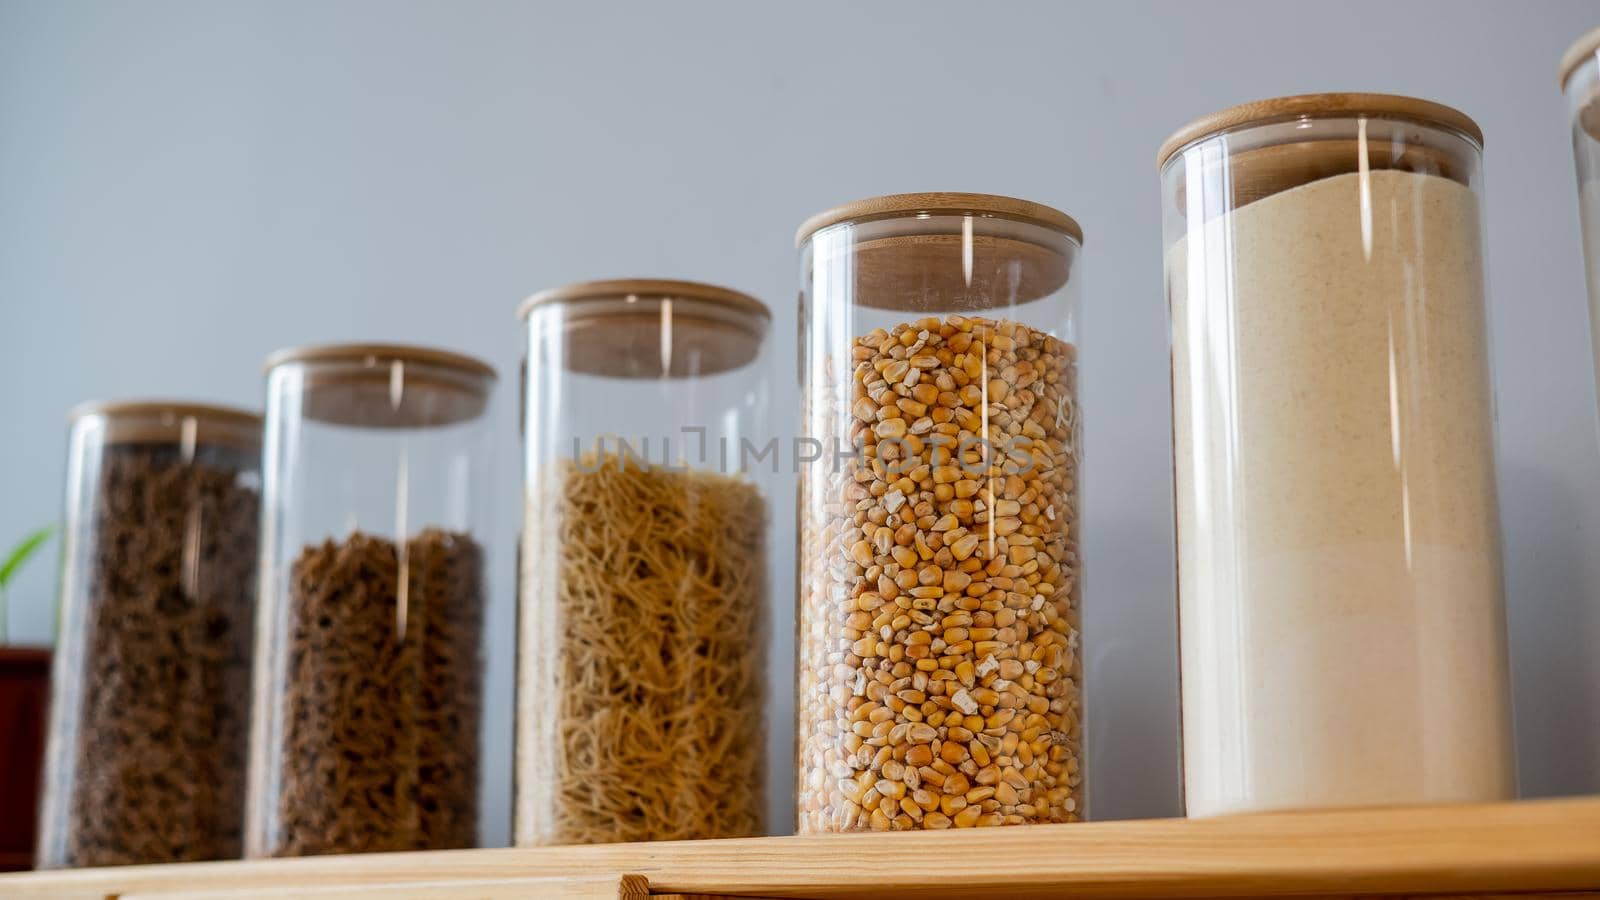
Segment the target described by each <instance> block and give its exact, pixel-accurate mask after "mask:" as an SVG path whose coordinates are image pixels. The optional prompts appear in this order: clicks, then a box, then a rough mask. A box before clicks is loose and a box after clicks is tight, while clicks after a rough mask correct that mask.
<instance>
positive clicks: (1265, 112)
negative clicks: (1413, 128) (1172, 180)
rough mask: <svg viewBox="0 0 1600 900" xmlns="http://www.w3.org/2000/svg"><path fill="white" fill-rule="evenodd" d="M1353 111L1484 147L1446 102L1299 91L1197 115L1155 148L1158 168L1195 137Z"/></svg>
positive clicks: (1473, 129) (1474, 127)
mask: <svg viewBox="0 0 1600 900" xmlns="http://www.w3.org/2000/svg"><path fill="white" fill-rule="evenodd" d="M1355 116H1365V117H1368V118H1374V119H1401V120H1405V121H1411V122H1419V123H1421V124H1424V125H1434V126H1441V127H1445V128H1450V129H1453V130H1455V131H1459V132H1461V133H1462V134H1464V135H1466V136H1467V137H1468V138H1471V139H1472V141H1473V143H1475V144H1477V145H1478V146H1479V147H1482V146H1483V131H1482V130H1481V129H1480V128H1478V123H1476V122H1474V121H1473V120H1472V118H1471V117H1470V116H1468V115H1467V114H1466V113H1463V112H1461V111H1460V110H1458V109H1455V108H1453V107H1449V106H1445V105H1444V104H1442V103H1434V102H1432V101H1431V100H1419V99H1417V98H1415V97H1401V96H1397V95H1395V94H1350V93H1341V94H1299V95H1296V96H1292V97H1274V98H1272V99H1270V100H1256V101H1253V102H1250V103H1241V104H1239V105H1238V106H1230V107H1228V108H1227V109H1224V110H1219V111H1217V112H1214V113H1211V114H1210V115H1207V116H1201V117H1200V118H1198V119H1195V120H1194V121H1193V122H1190V123H1189V124H1187V125H1185V126H1183V127H1182V128H1180V129H1178V130H1177V131H1175V132H1173V134H1172V136H1171V137H1169V138H1167V139H1166V141H1165V142H1163V143H1162V144H1161V149H1160V150H1158V151H1157V152H1156V168H1157V169H1161V168H1164V167H1165V166H1166V164H1167V162H1168V160H1170V159H1171V158H1172V156H1173V154H1175V153H1177V152H1178V151H1179V150H1182V149H1183V148H1185V147H1187V146H1189V145H1190V144H1193V143H1195V142H1196V141H1201V140H1205V139H1206V138H1209V137H1213V136H1215V135H1217V134H1220V133H1222V132H1224V131H1230V130H1232V129H1235V128H1239V127H1241V126H1245V125H1265V124H1268V123H1271V122H1282V121H1289V120H1293V119H1300V118H1348V117H1355Z"/></svg>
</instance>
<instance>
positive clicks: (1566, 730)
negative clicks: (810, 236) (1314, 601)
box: [0, 0, 1600, 839]
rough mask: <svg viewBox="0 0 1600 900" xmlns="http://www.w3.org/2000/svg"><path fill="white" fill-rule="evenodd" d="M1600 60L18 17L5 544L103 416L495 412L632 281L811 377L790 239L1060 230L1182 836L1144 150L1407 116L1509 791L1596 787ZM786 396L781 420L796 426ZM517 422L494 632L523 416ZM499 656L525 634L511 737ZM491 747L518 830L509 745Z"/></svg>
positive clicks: (1160, 753) (690, 31) (1431, 9)
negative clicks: (717, 309) (1598, 113)
mask: <svg viewBox="0 0 1600 900" xmlns="http://www.w3.org/2000/svg"><path fill="white" fill-rule="evenodd" d="M1596 24H1600V4H1595V3H1592V2H1589V3H1579V2H1542V3H1538V4H1531V3H1516V4H1513V3H1494V4H1491V3H1462V2H1450V3H1445V2H1417V3H1404V4H1397V3H1390V2H1374V3H1358V4H1348V5H1327V4H1316V5H1311V4H1285V3H1204V4H1176V3H1174V4H1164V5H1154V4H1151V5H1140V4H1133V3H1110V2H1104V3H1081V4H1071V5H1069V4H1064V3H1063V4H1043V3H1040V4H982V5H980V4H970V3H956V2H944V3H873V4H850V5H846V4H838V3H818V2H808V3H788V4H782V5H779V4H754V3H734V2H728V3H723V4H708V3H682V2H675V3H654V4H638V5H634V6H627V7H624V6H607V5H603V4H596V3H582V4H580V3H550V4H546V5H539V4H533V3H484V2H480V3H468V4H446V3H443V2H434V3H416V2H404V3H402V2H378V0H372V2H350V0H345V2H335V3H311V2H240V3H211V2H155V3H138V4H132V3H80V2H55V0H38V2H30V0H0V311H3V313H4V315H3V317H0V384H3V385H4V389H3V390H0V422H3V423H4V428H5V434H6V440H4V441H3V442H0V473H3V475H0V479H3V480H0V543H9V542H10V541H11V540H12V539H13V538H15V537H17V536H20V535H21V534H22V533H23V532H24V530H26V529H28V528H30V527H31V526H34V525H37V524H39V523H42V522H47V521H50V520H52V519H53V518H56V517H57V516H58V515H59V507H60V480H61V475H62V455H63V437H64V432H63V421H64V420H63V416H64V413H65V411H66V409H67V408H68V407H69V406H70V405H72V404H73V403H75V402H77V401H80V400H83V399H86V398H94V397H106V396H120V395H179V396H193V397H198V398H203V399H210V400H217V401H226V402H230V403H238V404H255V403H257V402H258V398H259V394H260V369H259V364H260V360H261V358H262V357H263V356H264V355H265V354H266V353H267V352H268V351H270V350H272V349H273V348H276V347H279V346H281V345H285V344H292V343H299V342H305V341H327V340H342V339H392V340H404V341H419V342H426V343H431V344H439V345H443V346H448V347H455V348H460V349H464V350H467V351H470V352H475V353H478V354H481V355H483V356H485V357H487V358H489V359H490V360H492V361H493V362H494V363H495V364H496V365H498V366H499V367H500V369H501V371H502V372H504V373H506V374H507V375H508V376H509V375H511V373H514V372H515V371H516V367H517V363H518V352H519V351H518V332H517V325H516V321H515V319H514V317H513V309H514V308H515V305H516V303H517V301H518V300H519V299H520V298H521V297H522V296H523V295H525V294H527V293H530V292H531V291H533V290H535V289H537V288H541V287H545V286H549V285H553V284H558V283H561V282H566V281H571V280H577V279H585V278H592V277H600V276H607V275H618V274H636V273H637V274H650V275H663V276H677V277H688V278H699V279H706V280H711V281H717V282H723V283H727V284H730V285H733V286H736V287H739V288H742V289H745V290H748V291H750V292H752V293H755V294H757V295H758V296H761V297H763V298H765V299H766V300H767V301H768V302H770V303H771V304H772V305H773V307H774V309H775V311H776V318H777V321H776V328H775V334H776V335H777V337H778V340H777V342H776V347H775V352H774V357H775V358H774V360H773V365H774V366H776V367H777V369H776V370H777V371H778V372H780V373H785V372H792V371H794V369H793V361H794V359H793V352H794V348H793V346H792V340H791V338H790V336H791V335H793V334H794V333H795V322H794V302H793V298H794V296H795V291H796V281H795V265H794V251H793V248H792V245H791V243H790V240H791V235H792V233H793V230H794V227H795V225H796V224H797V223H798V222H799V221H800V220H801V219H802V218H803V217H804V216H806V215H807V214H809V213H811V212H814V211H816V210H818V209H820V208H822V207H824V206H827V205H831V204H833V203H835V202H839V201H842V200H847V199H852V198H856V197H860V196H866V195H870V194H876V193H885V192H891V191H908V190H973V191H988V192H996V193H1004V194H1013V195H1016V196H1021V197H1029V198H1035V199H1038V200H1041V201H1044V202H1047V203H1052V204H1055V205H1058V206H1060V207H1062V208H1064V209H1066V210H1068V211H1069V212H1071V213H1073V214H1074V215H1076V216H1077V217H1078V218H1079V219H1080V220H1081V221H1082V223H1083V225H1084V228H1085V230H1086V232H1087V234H1088V242H1087V254H1088V255H1087V260H1088V265H1087V266H1086V269H1085V271H1086V273H1087V274H1086V276H1085V277H1086V279H1087V280H1086V282H1085V293H1086V297H1087V311H1086V335H1087V339H1086V345H1085V350H1084V356H1085V360H1086V369H1085V376H1084V384H1085V387H1084V390H1085V392H1086V397H1085V408H1086V421H1087V431H1088V454H1089V467H1090V468H1089V470H1088V477H1087V484H1086V491H1087V506H1088V509H1087V529H1086V541H1087V550H1086V552H1087V565H1088V566H1089V572H1090V574H1089V582H1088V583H1089V592H1088V603H1089V614H1088V615H1089V623H1088V628H1089V632H1088V639H1087V644H1088V647H1089V650H1088V659H1089V663H1090V671H1089V678H1090V679H1091V681H1090V685H1091V688H1090V690H1091V704H1092V715H1091V722H1090V725H1091V728H1092V740H1093V744H1094V747H1093V752H1094V756H1093V763H1092V778H1091V780H1092V791H1093V797H1094V809H1095V814H1096V816H1097V817H1100V818H1122V817H1132V816H1157V815H1168V814H1173V813H1175V812H1177V811H1178V809H1179V794H1178V763H1177V760H1178V756H1177V746H1176V735H1177V683H1176V675H1175V665H1174V652H1175V651H1174V635H1175V623H1174V612H1173V573H1172V536H1171V529H1172V512H1171V498H1170V492H1171V481H1170V471H1169V452H1170V449H1169V448H1170V426H1169V420H1168V410H1169V404H1168V396H1167V391H1168V387H1167V355H1166V354H1167V349H1166V323H1165V309H1164V302H1163V299H1162V293H1161V275H1160V255H1159V254H1160V247H1159V242H1160V230H1159V219H1158V214H1159V210H1158V196H1157V183H1156V175H1155V170H1154V154H1155V148H1156V146H1157V144H1158V143H1159V142H1160V141H1161V139H1162V138H1164V137H1165V136H1166V135H1167V134H1168V132H1170V131H1171V130H1172V129H1173V128H1175V127H1176V126H1178V125H1179V124H1181V123H1182V122H1184V121H1186V120H1187V119H1189V118H1191V117H1193V116H1195V115H1198V114H1200V113H1204V112H1207V111H1210V110H1213V109H1215V108H1218V107H1221V106H1224V105H1227V104H1231V103H1234V102H1238V101H1241V100H1246V99H1253V98H1257V97H1264V96H1272V95H1278V94H1288V93H1298V92H1303V91H1317V90H1377V91H1390V92H1398V93H1407V94H1416V95H1420V96H1424V97H1431V98H1436V99H1439V100H1442V101H1445V102H1448V103H1451V104H1454V105H1457V106H1459V107H1461V108H1462V109H1464V110H1466V111H1467V112H1469V113H1470V114H1472V115H1473V116H1475V117H1477V119H1478V121H1479V122H1480V123H1481V124H1482V126H1483V130H1484V131H1485V132H1486V133H1487V135H1488V156H1487V184H1488V211H1487V216H1488V230H1489V243H1490V246H1489V252H1490V276H1491V280H1492V289H1491V293H1492V297H1491V301H1492V305H1493V309H1492V320H1493V325H1494V328H1495V352H1496V354H1497V358H1496V364H1497V371H1496V387H1497V390H1498V394H1499V404H1500V431H1501V445H1502V452H1501V457H1500V462H1501V478H1502V484H1503V489H1504V522H1505V536H1506V552H1507V555H1508V560H1509V566H1508V577H1509V588H1510V603H1511V620H1512V621H1511V624H1512V638H1513V653H1514V659H1515V680H1516V701H1517V730H1518V739H1519V745H1520V752H1521V784H1522V790H1523V791H1524V793H1526V794H1529V795H1549V794H1562V793H1578V792H1585V791H1588V792H1593V791H1600V714H1597V712H1596V711H1597V710H1600V654H1596V652H1595V650H1594V648H1595V647H1600V554H1596V553H1592V552H1590V550H1591V548H1592V547H1593V546H1594V544H1595V543H1596V541H1597V540H1600V477H1597V475H1600V467H1597V459H1600V448H1597V446H1596V428H1595V414H1594V390H1593V387H1592V384H1591V380H1592V379H1591V370H1590V363H1589V358H1590V357H1589V352H1590V349H1589V341H1588V338H1587V330H1586V319H1585V312H1584V301H1583V282H1582V270H1581V265H1580V257H1579V241H1578V233H1577V227H1578V226H1577V216H1576V210H1575V203H1574V196H1573V174H1572V162H1571V159H1570V151H1569V148H1568V143H1567V132H1566V124H1565V119H1564V111H1563V106H1562V103H1561V100H1560V96H1559V94H1558V92H1557V90H1556V86H1555V64H1556V60H1557V58H1558V57H1559V55H1560V54H1561V52H1562V51H1563V50H1564V49H1565V48H1566V46H1567V44H1568V43H1569V42H1570V41H1572V40H1573V39H1574V38H1576V37H1577V36H1578V35H1579V34H1580V33H1581V32H1583V31H1585V30H1587V29H1588V28H1590V27H1593V26H1594V25H1596ZM778 383H779V392H778V396H777V397H776V398H775V399H776V406H775V408H776V409H778V410H783V409H793V408H794V405H793V404H794V401H795V395H796V386H795V385H794V383H793V381H792V379H789V378H780V379H779V382H778ZM513 396H514V385H512V384H511V383H510V381H509V380H508V381H507V382H506V383H505V387H504V389H503V392H502V400H504V401H509V400H510V398H511V397H513ZM498 414H499V423H498V425H499V428H500V432H501V437H502V444H503V446H504V447H505V448H506V452H504V453H502V454H501V460H500V462H501V469H502V471H501V472H500V475H501V477H502V479H503V484H504V490H503V491H502V492H501V494H502V496H503V502H502V503H501V506H500V508H498V509H497V510H496V515H497V517H498V519H497V522H498V524H499V530H498V532H497V535H496V542H495V545H496V550H497V551H498V555H497V557H496V559H495V564H496V576H497V579H496V587H497V589H498V591H499V594H498V596H497V598H496V599H497V602H498V603H499V604H500V614H501V615H502V616H509V612H510V592H511V574H510V573H511V554H510V549H511V536H512V535H513V534H514V533H515V528H516V525H515V515H516V501H515V495H516V490H517V488H516V485H517V479H518V470H517V467H516V455H515V453H514V452H513V451H512V449H511V448H513V447H514V446H515V440H516V438H515V421H516V419H515V415H514V410H513V408H512V404H511V403H510V402H503V403H502V404H501V406H500V409H499V411H498ZM787 515H788V513H787V510H786V509H785V510H784V511H783V512H781V513H780V528H779V531H780V533H779V534H778V536H777V537H776V543H777V546H778V548H779V549H780V550H781V551H782V550H787V548H788V547H790V546H792V534H791V532H792V528H791V527H790V526H789V524H788V521H787ZM785 555H786V554H785ZM782 564H783V565H784V566H785V567H787V566H788V565H789V561H788V560H787V559H784V560H783V561H782ZM787 576H788V573H787V571H785V572H783V573H781V580H780V582H779V583H789V582H787ZM53 584H54V573H53V572H52V571H50V566H49V565H47V564H45V565H36V566H34V567H33V568H32V569H31V571H29V572H28V573H27V574H26V576H25V577H24V578H23V579H22V582H21V585H20V589H19V596H18V601H19V604H20V607H21V608H20V609H19V611H18V613H17V615H16V616H15V619H16V628H15V630H16V632H18V633H19V634H20V635H21V636H22V637H25V638H32V639H39V640H43V639H48V638H49V636H50V633H51V613H50V609H51V602H52V601H51V595H52V592H53ZM780 601H781V602H780V604H779V606H780V607H781V609H780V614H781V615H785V616H787V615H788V598H787V597H782V598H780ZM777 631H778V634H779V638H780V640H781V641H783V642H784V644H785V646H783V647H780V648H776V649H775V657H774V669H775V670H777V671H779V672H782V671H784V670H785V668H786V666H787V658H788V657H787V654H788V652H789V650H788V647H787V640H788V634H787V633H786V630H785V629H783V628H781V627H780V628H779V629H777ZM510 653H511V647H510V642H509V640H508V639H506V638H505V637H504V636H503V635H502V637H501V639H500V640H499V642H498V643H497V644H496V646H495V647H494V660H493V672H492V677H493V678H494V679H495V681H494V684H495V690H496V691H497V692H499V693H498V694H497V697H498V704H497V706H496V708H498V709H509V706H508V705H507V703H506V701H505V698H506V694H505V692H506V691H507V686H508V675H509V663H510ZM783 693H785V694H786V693H787V691H784V692H783ZM778 712H779V714H778V716H777V719H778V722H779V723H780V725H782V723H784V722H785V721H786V719H787V714H786V712H785V711H784V710H783V709H780V710H779V711H778ZM782 727H786V726H782ZM495 728H496V731H495V734H494V740H495V756H494V758H493V759H491V760H490V761H489V767H490V768H489V771H490V772H492V773H494V775H495V777H496V778H497V779H499V780H498V781H497V783H496V784H495V785H494V786H493V789H492V790H491V792H490V796H491V797H492V798H494V804H495V805H494V807H493V809H494V810H496V811H497V814H503V812H504V809H505V794H506V793H507V786H508V782H507V780H506V779H507V777H508V772H509V763H508V761H507V760H508V756H509V733H510V732H509V723H508V722H505V721H504V720H503V717H499V720H498V721H497V722H496V726H495ZM773 738H774V740H775V741H777V742H778V745H779V746H780V747H781V746H786V744H787V741H788V738H789V736H788V734H787V733H774V735H773ZM784 774H786V773H782V774H780V776H779V777H777V778H776V779H775V784H776V785H777V786H778V788H779V793H780V794H782V793H786V792H787V786H788V780H787V778H786V777H784ZM504 834H505V830H504V828H503V826H502V827H497V828H493V829H491V834H490V836H491V837H492V838H496V839H500V838H503V837H504Z"/></svg>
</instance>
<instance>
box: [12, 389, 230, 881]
mask: <svg viewBox="0 0 1600 900" xmlns="http://www.w3.org/2000/svg"><path fill="white" fill-rule="evenodd" d="M260 458H261V417H260V416H257V415H255V414H253V413H248V412H243V411H240V410H234V409H223V408H220V407H213V406H201V405H197V404H191V403H170V402H117V403H91V404H87V405H84V406H80V407H78V408H77V409H75V410H73V412H72V416H71V430H70V433H69V438H68V451H67V497H66V527H65V531H64V535H65V541H64V548H63V552H62V566H61V597H60V616H61V618H60V625H59V629H60V631H59V636H58V643H57V648H56V654H55V664H54V675H53V685H54V687H53V696H52V700H51V710H50V719H49V735H48V739H47V751H46V757H45V758H46V771H45V781H44V795H43V800H42V803H41V810H40V815H41V820H40V828H39V846H38V863H39V866H40V867H41V868H59V867H69V866H74V867H75V866H105V865H128V864H135V863H168V862H186V861H190V860H207V859H228V858H230V857H238V856H239V852H240V834H241V832H242V829H243V826H244V798H245V782H244V767H245V752H246V751H245V747H246V743H247V740H248V736H249V728H248V725H247V719H246V716H247V713H246V710H247V709H248V708H249V694H250V687H249V686H250V656H251V648H252V645H251V629H252V626H253V622H254V615H255V594H256V528H257V518H258V513H259V503H260V495H259V486H260ZM13 812H16V813H18V814H21V811H20V810H13Z"/></svg>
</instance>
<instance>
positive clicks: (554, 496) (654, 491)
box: [517, 452, 766, 844]
mask: <svg viewBox="0 0 1600 900" xmlns="http://www.w3.org/2000/svg"><path fill="white" fill-rule="evenodd" d="M541 481H542V484H543V487H542V489H541V490H539V491H538V492H537V493H535V494H534V495H532V496H530V498H529V506H528V518H527V525H526V529H525V533H524V547H523V557H522V563H523V567H524V568H523V572H522V578H523V584H524V587H523V608H522V617H523V619H522V625H521V628H522V635H521V641H522V642H523V648H524V649H523V659H524V663H523V670H522V674H521V680H520V682H519V685H518V692H517V718H518V727H519V729H521V734H520V735H519V740H518V742H517V747H518V749H517V754H518V766H517V768H518V772H519V777H522V778H526V779H527V780H528V785H529V786H531V787H532V788H533V789H532V790H530V791H525V797H524V799H521V800H519V802H521V803H524V804H526V805H525V806H524V808H521V809H519V810H518V815H517V821H518V830H519V835H518V839H519V842H533V843H546V844H550V843H557V844H566V843H606V842H615V841H643V840H679V839H701V838H718V837H742V836H749V835H758V834H762V833H764V828H765V823H764V809H765V802H764V791H763V780H764V774H763V773H764V767H763V759H764V753H765V746H766V742H765V735H764V730H763V729H764V726H763V723H762V707H761V700H762V696H763V690H764V671H765V658H764V650H765V646H766V629H765V611H766V610H765V608H766V580H765V579H766V561H765V559H766V547H765V538H764V534H765V528H766V506H765V503H764V502H763V500H762V497H761V494H760V492H759V491H758V490H757V488H756V487H755V486H754V485H753V484H751V483H750V482H748V481H746V480H744V479H742V478H739V477H736V476H730V475H723V474H720V473H716V472H700V471H684V470H677V469H669V468H664V467H661V466H657V465H650V464H641V463H640V462H638V461H637V460H634V459H630V458H626V457H624V458H619V457H618V456H616V455H614V454H611V453H609V452H608V453H607V454H606V455H605V456H604V457H595V456H594V455H592V454H591V455H589V456H586V457H585V458H583V459H582V460H581V461H580V462H578V463H576V464H575V463H573V462H571V461H563V462H560V463H557V464H555V467H554V469H553V470H552V471H549V472H548V473H547V475H546V477H545V478H543V479H541ZM529 647H536V648H538V650H537V651H536V652H533V653H529V652H528V650H527V648H529Z"/></svg>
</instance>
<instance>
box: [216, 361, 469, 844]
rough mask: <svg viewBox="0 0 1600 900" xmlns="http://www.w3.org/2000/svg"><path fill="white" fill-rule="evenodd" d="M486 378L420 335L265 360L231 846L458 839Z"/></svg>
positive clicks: (464, 831)
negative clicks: (242, 747)
mask: <svg viewBox="0 0 1600 900" xmlns="http://www.w3.org/2000/svg"><path fill="white" fill-rule="evenodd" d="M494 379H495V374H494V370H493V369H491V368H490V367H489V366H487V365H485V364H484V363H482V362H479V361H478V360H476V359H472V358H470V357H466V356H460V355H458V354H455V353H448V352H445V351H441V350H430V349H423V348H419V347H396V346H387V345H375V344H351V345H340V346H324V347H307V348H297V349H291V350H284V351H281V352H279V353H276V354H273V355H272V356H271V357H270V358H269V359H268V360H267V427H266V448H265V452H264V453H263V459H264V476H265V479H264V494H265V498H264V499H265V509H264V512H263V516H262V528H261V530H262V545H261V616H260V619H259V623H258V629H257V642H258V643H257V653H256V658H257V660H256V664H257V671H256V680H255V721H254V728H255V730H254V733H253V736H252V741H251V771H250V796H249V817H248V824H247V830H246V853H247V854H248V855H249V856H253V857H261V856H308V855H315V854H324V853H361V852H369V851H389V850H445V849H454V848H459V847H472V846H474V845H476V843H477V841H478V833H479V816H478V780H479V765H480V755H481V752H480V734H481V725H482V709H483V662H482V660H483V650H482V648H483V642H484V620H485V617H486V615H487V605H488V594H487V588H486V585H485V583H484V571H483V554H484V549H483V546H482V543H481V541H483V526H484V525H485V523H486V518H485V514H486V512H487V509H486V504H485V502H484V501H485V500H486V499H487V498H486V496H485V494H484V489H485V487H486V483H485V482H486V479H487V478H488V477H489V468H488V449H489V445H488V441H487V438H488V436H489V435H488V428H487V427H486V426H487V424H488V422H487V417H486V415H485V412H486V410H487V408H488V402H489V395H490V390H491V388H492V387H493V383H494Z"/></svg>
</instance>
